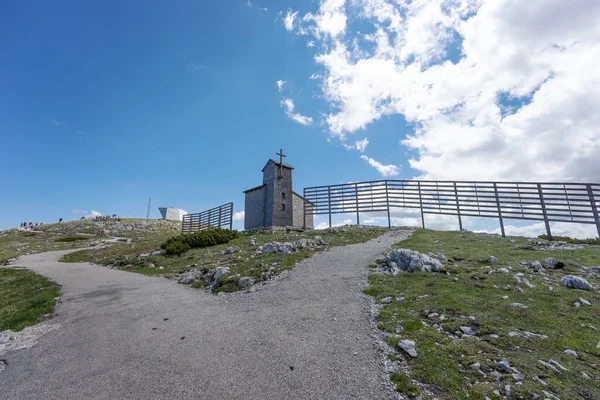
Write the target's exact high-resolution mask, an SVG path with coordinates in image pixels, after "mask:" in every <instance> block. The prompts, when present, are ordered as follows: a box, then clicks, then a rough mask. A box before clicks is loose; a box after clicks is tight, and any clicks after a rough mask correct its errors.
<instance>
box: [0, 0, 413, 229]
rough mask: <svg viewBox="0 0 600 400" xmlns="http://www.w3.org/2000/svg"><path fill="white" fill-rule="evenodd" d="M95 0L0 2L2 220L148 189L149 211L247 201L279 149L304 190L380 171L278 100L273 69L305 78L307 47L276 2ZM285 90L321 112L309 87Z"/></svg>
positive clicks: (103, 207) (125, 211)
mask: <svg viewBox="0 0 600 400" xmlns="http://www.w3.org/2000/svg"><path fill="white" fill-rule="evenodd" d="M93 4H94V3H92V2H75V1H73V2H65V1H59V2H52V4H50V3H48V2H33V4H32V3H29V4H27V3H22V2H15V3H13V4H4V5H2V6H0V7H1V8H2V12H1V13H0V47H2V48H3V49H4V52H3V53H4V55H3V60H4V61H3V63H2V65H0V139H1V143H2V146H1V147H2V148H3V149H5V151H4V152H3V155H2V156H0V181H1V182H2V189H1V193H2V195H0V209H2V210H4V211H3V212H2V213H1V215H0V227H3V228H6V227H10V226H14V225H16V224H18V222H19V221H21V220H29V219H33V220H39V221H46V222H49V221H55V220H57V219H58V218H59V217H63V218H65V219H71V218H77V217H79V216H80V214H81V211H83V210H86V211H88V212H89V210H92V209H93V210H97V211H99V212H102V213H113V212H114V213H118V214H121V215H126V216H132V217H142V216H145V214H146V206H147V202H148V198H149V197H152V202H153V206H152V210H151V216H153V217H158V215H159V214H158V210H157V207H158V206H164V205H174V206H178V207H181V208H184V209H186V210H188V211H190V212H193V211H200V210H203V209H205V208H208V207H212V206H213V205H216V204H220V203H224V202H228V201H234V203H235V205H236V211H239V210H242V209H243V208H242V207H243V194H242V191H243V190H245V189H247V188H250V187H252V186H254V185H255V184H258V183H260V181H261V175H260V170H261V169H262V167H263V165H264V163H265V162H266V160H267V159H268V158H269V157H271V156H274V153H275V152H276V151H278V150H279V148H280V147H282V148H283V149H284V152H285V153H286V154H288V158H287V161H288V162H289V163H291V164H293V165H294V166H295V167H296V171H295V188H296V190H301V188H302V187H304V186H306V185H314V184H325V183H329V182H333V183H336V182H342V181H345V180H349V179H375V178H377V176H376V172H375V171H374V170H372V169H371V168H370V167H369V166H368V165H365V164H364V163H360V162H357V161H356V157H352V156H351V154H350V153H348V152H347V151H345V150H344V149H343V148H341V146H339V145H337V146H332V145H330V144H328V143H327V141H326V138H327V132H326V130H325V129H324V128H323V127H321V126H318V125H317V126H310V127H305V126H302V125H299V124H296V123H294V122H293V121H291V120H290V119H288V118H287V117H286V116H285V113H284V112H282V108H281V105H280V101H281V96H280V93H278V91H277V86H276V81H277V80H279V79H283V80H286V81H288V82H292V81H298V82H302V83H304V82H305V81H308V77H309V76H310V73H309V72H310V71H308V70H307V69H306V64H307V60H310V59H311V58H312V57H313V54H312V53H313V52H311V51H310V49H309V48H307V47H306V45H305V44H304V42H302V41H299V40H296V39H295V38H293V37H289V36H288V35H286V32H285V30H284V29H283V28H282V24H281V22H273V21H274V19H275V17H276V15H277V12H278V11H279V10H277V11H273V12H271V11H262V10H259V9H257V8H254V7H249V6H248V4H247V2H239V1H225V2H218V3H214V5H211V7H210V9H208V8H207V7H206V6H205V5H203V3H201V2H197V1H182V2H178V5H177V6H171V5H167V4H166V3H164V2H151V3H148V2H145V1H144V2H141V1H139V2H135V1H128V2H102V3H95V4H96V5H93ZM261 6H263V7H267V8H270V7H276V6H277V4H270V3H269V2H265V3H264V5H261ZM290 86H291V85H290ZM289 90H290V91H292V92H293V93H294V94H295V95H296V96H295V97H296V99H295V101H296V104H297V106H300V105H302V107H303V109H304V110H303V112H305V113H311V112H313V113H315V112H316V111H317V107H316V106H315V105H312V104H311V102H310V101H306V102H304V101H303V99H307V100H312V97H313V96H314V93H313V92H312V90H311V89H310V88H303V87H302V88H301V87H295V88H294V87H293V86H291V88H290V89H289ZM7 150H8V151H7ZM394 158H395V161H396V162H397V161H398V158H404V156H403V155H400V157H394ZM351 159H352V160H351ZM350 161H353V162H352V163H351V162H350ZM352 164H356V165H354V166H353V168H348V166H350V165H352ZM355 167H358V168H355ZM8 210H11V211H10V212H7V211H8ZM73 210H80V211H79V212H73Z"/></svg>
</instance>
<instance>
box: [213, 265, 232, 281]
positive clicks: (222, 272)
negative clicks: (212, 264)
mask: <svg viewBox="0 0 600 400" xmlns="http://www.w3.org/2000/svg"><path fill="white" fill-rule="evenodd" d="M228 272H229V268H227V267H219V268H217V270H216V271H215V275H214V276H213V279H214V280H215V281H216V280H217V279H219V278H220V277H222V276H223V275H225V274H227V273H228Z"/></svg>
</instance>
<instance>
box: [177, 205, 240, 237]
mask: <svg viewBox="0 0 600 400" xmlns="http://www.w3.org/2000/svg"><path fill="white" fill-rule="evenodd" d="M232 225H233V203H227V204H223V205H221V206H219V207H215V208H211V209H210V210H206V211H202V212H200V213H196V214H186V215H184V216H183V221H182V223H181V231H182V232H198V231H201V230H203V229H209V228H223V227H227V228H229V229H231V228H232Z"/></svg>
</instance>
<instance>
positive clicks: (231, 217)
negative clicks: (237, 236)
mask: <svg viewBox="0 0 600 400" xmlns="http://www.w3.org/2000/svg"><path fill="white" fill-rule="evenodd" d="M230 204H231V207H230V208H229V229H230V230H231V229H233V203H230Z"/></svg>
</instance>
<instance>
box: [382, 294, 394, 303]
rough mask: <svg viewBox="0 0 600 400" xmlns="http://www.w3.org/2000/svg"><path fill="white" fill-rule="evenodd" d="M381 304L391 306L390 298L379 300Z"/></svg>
mask: <svg viewBox="0 0 600 400" xmlns="http://www.w3.org/2000/svg"><path fill="white" fill-rule="evenodd" d="M381 304H392V297H391V296H387V297H384V298H383V299H381Z"/></svg>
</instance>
